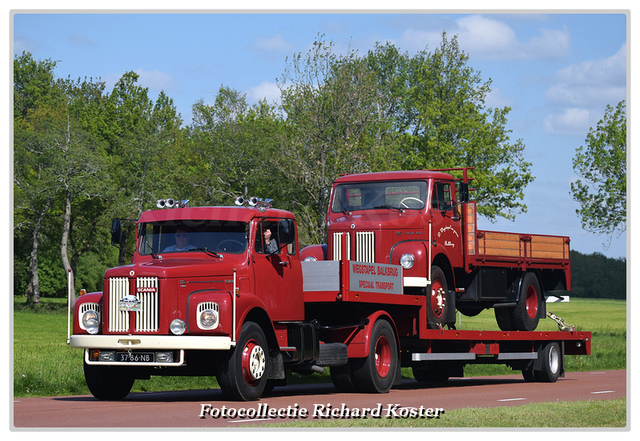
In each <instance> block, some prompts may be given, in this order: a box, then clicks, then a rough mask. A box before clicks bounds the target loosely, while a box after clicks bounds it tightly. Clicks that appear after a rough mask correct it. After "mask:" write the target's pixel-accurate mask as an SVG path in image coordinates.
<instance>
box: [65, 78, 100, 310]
mask: <svg viewBox="0 0 640 441" xmlns="http://www.w3.org/2000/svg"><path fill="white" fill-rule="evenodd" d="M59 84H60V88H61V90H63V93H64V94H65V96H66V97H67V102H66V106H65V107H64V108H63V109H62V113H61V120H60V121H59V123H58V124H59V126H60V127H59V128H58V141H57V143H56V146H57V148H58V149H59V154H60V164H59V166H60V169H59V170H57V171H56V173H57V175H58V182H59V183H60V186H61V192H62V198H63V209H62V231H61V238H60V255H61V257H62V266H63V268H64V271H65V273H66V274H67V275H70V277H69V285H70V286H69V292H70V295H71V297H72V298H71V299H70V302H71V304H73V303H75V292H76V291H75V279H76V265H77V261H78V259H79V258H80V256H81V255H82V254H83V253H85V252H87V251H89V250H92V249H93V250H94V251H96V252H98V251H99V250H98V249H95V248H94V247H95V246H96V245H97V244H99V243H101V241H99V240H95V239H94V236H95V234H96V230H97V228H98V226H99V224H100V220H101V219H102V218H103V213H104V210H103V209H104V206H105V204H104V201H105V200H106V199H107V198H108V194H109V193H110V188H109V181H110V180H109V175H108V173H107V161H106V156H105V154H104V145H103V142H102V141H101V140H100V139H99V138H98V136H97V135H96V134H95V133H94V132H92V131H91V128H92V127H94V126H95V118H96V115H97V112H96V109H97V108H98V107H99V105H100V103H101V99H102V91H103V89H104V83H101V82H97V83H94V82H93V81H88V80H84V81H80V80H78V81H71V80H66V81H60V82H59ZM78 221H79V222H78ZM74 227H75V228H74Z"/></svg>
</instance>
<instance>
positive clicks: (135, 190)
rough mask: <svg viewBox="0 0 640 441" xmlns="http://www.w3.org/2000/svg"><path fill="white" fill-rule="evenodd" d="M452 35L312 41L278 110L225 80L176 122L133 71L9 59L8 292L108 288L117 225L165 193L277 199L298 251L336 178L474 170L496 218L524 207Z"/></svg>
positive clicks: (516, 159) (515, 163)
mask: <svg viewBox="0 0 640 441" xmlns="http://www.w3.org/2000/svg"><path fill="white" fill-rule="evenodd" d="M468 61H469V59H468V56H467V55H466V54H465V53H464V52H463V51H462V50H461V49H460V48H459V46H458V42H457V38H456V37H453V38H448V37H447V35H446V34H444V33H443V35H442V41H441V44H440V45H439V46H438V47H437V48H435V50H433V51H430V50H429V49H428V48H425V49H424V50H423V51H420V52H418V53H417V54H416V55H413V56H410V55H409V54H407V53H403V52H401V51H400V50H399V49H398V48H396V47H395V46H394V45H392V44H384V45H381V44H378V45H376V47H375V48H374V49H372V50H370V51H368V52H367V53H366V54H358V53H357V51H353V50H348V51H347V52H346V53H345V54H338V53H336V51H335V46H334V45H333V44H332V43H327V42H325V41H323V40H322V37H318V39H317V40H316V41H315V42H314V44H313V46H312V49H311V50H310V51H309V52H308V53H306V54H297V55H294V56H293V57H291V58H288V59H287V60H286V67H285V70H284V73H283V75H282V76H281V78H278V79H277V83H278V85H279V87H280V90H281V98H282V99H281V104H278V105H274V104H269V103H267V102H266V100H263V101H261V102H258V103H257V104H253V105H249V104H248V103H247V101H246V97H245V96H244V95H243V94H242V93H240V92H238V91H236V90H233V89H232V88H230V87H228V86H224V85H221V86H220V88H219V90H218V93H217V94H216V96H214V97H203V98H202V99H200V100H198V101H197V102H196V103H194V104H193V107H192V112H193V118H192V120H191V123H190V124H188V125H184V124H183V119H182V116H181V115H180V114H179V113H178V112H177V109H176V107H175V105H174V103H173V100H172V99H171V98H170V97H169V96H167V95H166V94H165V93H164V92H161V93H160V94H159V95H158V97H157V99H155V100H154V99H152V98H151V97H150V96H149V91H148V89H147V88H144V87H142V86H140V85H139V84H138V79H139V78H138V75H137V74H136V73H134V72H126V73H125V74H123V76H122V77H121V78H120V80H119V81H118V82H117V83H116V84H115V86H114V87H113V89H112V90H105V84H104V83H103V82H101V81H94V80H92V79H83V80H81V79H79V80H71V79H64V80H63V79H59V78H57V77H56V75H55V68H56V63H55V62H53V61H51V60H42V61H37V60H34V59H33V57H32V55H31V54H29V53H22V54H21V55H16V56H15V58H14V65H13V73H14V112H13V113H14V140H13V148H14V188H13V190H14V225H15V228H14V263H15V264H14V280H15V289H14V294H26V295H27V297H28V299H30V301H32V302H33V303H38V301H39V296H40V292H41V291H42V292H43V294H44V295H48V296H61V297H62V296H65V295H66V274H67V273H69V272H70V273H71V274H72V276H73V280H75V286H77V287H79V288H86V289H88V290H100V289H101V286H102V274H103V272H104V270H105V269H107V268H109V267H111V266H115V265H117V264H122V263H124V262H125V258H126V256H125V255H124V253H122V252H120V253H118V251H117V250H116V249H115V248H113V247H110V246H109V245H108V239H109V234H108V233H109V229H110V223H111V219H113V218H123V219H137V218H138V217H139V216H140V213H141V212H142V211H143V210H148V209H152V208H154V207H155V203H156V200H157V199H160V198H166V197H173V198H176V199H189V200H190V201H191V204H192V205H218V204H224V205H229V204H232V203H233V198H234V196H238V195H242V196H258V197H269V198H273V199H274V201H275V205H276V206H277V207H278V208H283V209H287V210H290V211H292V212H293V213H294V214H295V215H296V216H297V217H298V221H299V237H300V242H301V245H303V246H304V245H310V244H314V243H320V242H323V241H324V234H325V231H324V228H325V225H324V221H323V218H324V216H325V213H326V210H327V203H328V201H327V189H328V187H329V186H330V185H331V183H332V181H333V180H334V179H335V178H336V177H337V176H338V175H340V174H343V173H353V172H372V171H383V170H400V169H424V168H445V167H461V166H467V167H469V166H472V167H475V171H474V173H473V174H472V177H474V178H475V181H474V187H475V188H476V195H477V199H478V210H479V212H480V213H481V214H483V215H484V216H485V217H486V218H488V219H489V220H495V219H496V218H497V217H505V218H509V219H512V218H514V217H515V216H516V215H517V214H518V213H520V212H524V211H526V208H527V207H526V205H525V204H524V203H523V202H522V200H523V196H524V189H525V187H526V186H527V185H528V184H529V183H530V182H531V181H532V180H533V176H531V173H530V167H531V164H530V163H528V162H526V161H525V160H524V157H523V151H524V148H525V146H524V144H523V143H522V141H521V140H517V141H513V142H512V141H511V140H510V138H509V134H510V131H509V130H508V129H507V128H506V126H507V115H508V113H509V111H510V109H509V108H508V107H505V108H500V109H498V108H496V109H492V108H487V107H486V105H485V99H486V97H487V95H488V94H489V92H490V85H491V80H483V79H482V78H481V74H480V72H478V71H476V70H474V69H473V68H472V67H471V66H469V64H468Z"/></svg>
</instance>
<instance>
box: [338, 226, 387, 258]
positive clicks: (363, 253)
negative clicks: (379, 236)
mask: <svg viewBox="0 0 640 441" xmlns="http://www.w3.org/2000/svg"><path fill="white" fill-rule="evenodd" d="M343 234H346V235H347V259H348V260H351V233H348V232H347V233H333V260H340V259H342V235H343ZM375 245H376V243H375V234H374V232H373V231H358V232H356V243H355V254H356V256H355V258H356V261H357V262H371V263H373V262H375V261H376V252H375V250H376V247H375Z"/></svg>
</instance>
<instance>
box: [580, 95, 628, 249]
mask: <svg viewBox="0 0 640 441" xmlns="http://www.w3.org/2000/svg"><path fill="white" fill-rule="evenodd" d="M585 143H586V148H585V147H583V146H581V147H579V148H578V149H577V150H576V156H575V157H574V158H573V170H574V171H575V172H576V174H577V175H578V176H580V178H582V179H578V180H576V181H575V182H573V183H572V184H571V197H572V198H573V199H574V200H576V201H577V202H578V203H579V204H580V208H579V209H577V210H576V213H577V214H578V216H579V217H580V221H581V222H582V228H584V229H585V230H587V231H589V232H591V233H593V234H596V235H602V234H606V235H607V236H608V238H609V244H610V243H611V239H612V237H613V235H614V234H615V235H617V236H620V235H621V234H622V233H624V232H625V231H626V229H627V116H626V103H625V101H620V102H619V103H618V105H617V106H616V107H615V108H613V107H611V106H609V105H607V107H606V110H605V114H604V118H603V119H601V120H600V121H598V124H597V125H596V128H595V129H594V128H590V129H589V133H588V134H587V138H586V140H585ZM583 179H584V181H583ZM606 246H607V245H605V247H606Z"/></svg>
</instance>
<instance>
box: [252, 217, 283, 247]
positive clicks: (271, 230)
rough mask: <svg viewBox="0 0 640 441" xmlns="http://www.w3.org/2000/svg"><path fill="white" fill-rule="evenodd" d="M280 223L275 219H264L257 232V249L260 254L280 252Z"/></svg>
mask: <svg viewBox="0 0 640 441" xmlns="http://www.w3.org/2000/svg"><path fill="white" fill-rule="evenodd" d="M277 237H278V224H277V222H275V221H262V222H260V223H259V224H258V231H257V232H256V244H255V249H256V252H257V253H260V254H273V253H279V251H280V250H279V248H280V244H278V241H277Z"/></svg>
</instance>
